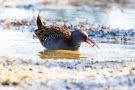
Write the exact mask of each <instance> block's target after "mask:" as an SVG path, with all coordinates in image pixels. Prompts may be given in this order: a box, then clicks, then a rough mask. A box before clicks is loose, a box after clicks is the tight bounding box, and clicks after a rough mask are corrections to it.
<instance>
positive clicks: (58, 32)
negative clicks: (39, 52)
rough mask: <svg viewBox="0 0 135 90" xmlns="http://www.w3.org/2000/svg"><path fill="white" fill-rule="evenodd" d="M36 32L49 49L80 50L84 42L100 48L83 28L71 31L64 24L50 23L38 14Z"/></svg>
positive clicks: (44, 45)
mask: <svg viewBox="0 0 135 90" xmlns="http://www.w3.org/2000/svg"><path fill="white" fill-rule="evenodd" d="M35 34H36V36H37V37H38V38H39V41H40V42H41V44H42V45H43V47H44V48H46V49H47V50H79V48H80V46H81V43H82V42H86V43H88V44H90V46H91V47H93V48H94V47H97V48H99V47H98V46H97V45H96V44H95V43H94V42H93V41H92V40H90V39H89V37H88V34H87V33H86V32H84V31H83V30H75V31H71V30H69V29H68V28H66V27H64V26H53V25H48V24H47V23H46V21H45V19H44V18H43V17H42V16H40V15H38V16H37V29H36V30H35Z"/></svg>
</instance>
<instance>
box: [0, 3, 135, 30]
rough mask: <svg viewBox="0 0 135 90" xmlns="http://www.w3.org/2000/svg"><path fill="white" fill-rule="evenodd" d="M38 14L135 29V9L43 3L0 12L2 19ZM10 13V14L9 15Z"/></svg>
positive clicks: (21, 17)
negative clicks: (64, 6)
mask: <svg viewBox="0 0 135 90" xmlns="http://www.w3.org/2000/svg"><path fill="white" fill-rule="evenodd" d="M38 14H41V15H42V16H44V17H46V19H56V18H57V19H67V20H70V21H71V23H76V22H79V21H87V22H89V23H93V24H104V25H107V26H110V27H111V28H119V29H135V23H134V22H135V9H126V8H125V9H119V8H113V9H110V10H104V9H101V8H96V7H94V8H92V7H87V8H74V7H67V8H64V9H63V8H60V9H58V8H56V7H54V8H53V7H48V6H43V5H35V6H20V7H19V6H18V7H10V8H5V9H4V10H2V12H0V18H2V19H32V18H33V17H36V16H37V15H38ZM9 15H10V16H9Z"/></svg>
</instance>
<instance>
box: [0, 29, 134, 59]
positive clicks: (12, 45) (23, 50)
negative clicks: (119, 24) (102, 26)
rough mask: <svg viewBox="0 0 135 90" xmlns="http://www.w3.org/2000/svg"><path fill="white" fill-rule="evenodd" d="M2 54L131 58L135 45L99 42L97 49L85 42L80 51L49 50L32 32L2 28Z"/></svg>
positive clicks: (46, 57) (80, 57)
mask: <svg viewBox="0 0 135 90" xmlns="http://www.w3.org/2000/svg"><path fill="white" fill-rule="evenodd" d="M0 42H2V43H1V44H0V47H1V48H0V55H12V56H19V57H25V58H26V57H28V58H41V59H78V60H85V59H89V60H97V61H100V60H105V61H112V60H131V59H135V46H134V45H122V44H103V43H97V45H98V46H99V47H100V49H97V51H95V50H94V49H92V48H91V47H90V45H88V44H86V43H83V44H82V45H81V47H80V50H79V51H65V50H56V51H48V50H46V49H45V48H43V46H42V45H41V44H40V42H39V40H38V39H33V33H32V32H27V31H25V32H21V31H14V30H0Z"/></svg>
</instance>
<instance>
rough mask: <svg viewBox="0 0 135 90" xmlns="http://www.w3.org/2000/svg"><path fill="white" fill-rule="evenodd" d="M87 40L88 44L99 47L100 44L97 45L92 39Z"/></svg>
mask: <svg viewBox="0 0 135 90" xmlns="http://www.w3.org/2000/svg"><path fill="white" fill-rule="evenodd" d="M86 42H87V43H88V44H90V46H91V47H92V48H94V47H97V48H99V47H98V45H96V44H95V43H94V42H93V41H91V40H90V39H87V40H86Z"/></svg>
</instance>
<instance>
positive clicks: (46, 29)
mask: <svg viewBox="0 0 135 90" xmlns="http://www.w3.org/2000/svg"><path fill="white" fill-rule="evenodd" d="M37 27H38V29H37V30H35V34H36V35H37V37H38V38H39V39H42V38H44V37H48V36H49V35H52V34H56V35H59V36H61V37H63V38H65V39H68V38H69V37H70V36H71V32H70V31H69V30H68V29H67V28H65V27H63V26H47V25H46V23H45V21H44V19H43V17H41V16H39V15H38V17H37Z"/></svg>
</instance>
